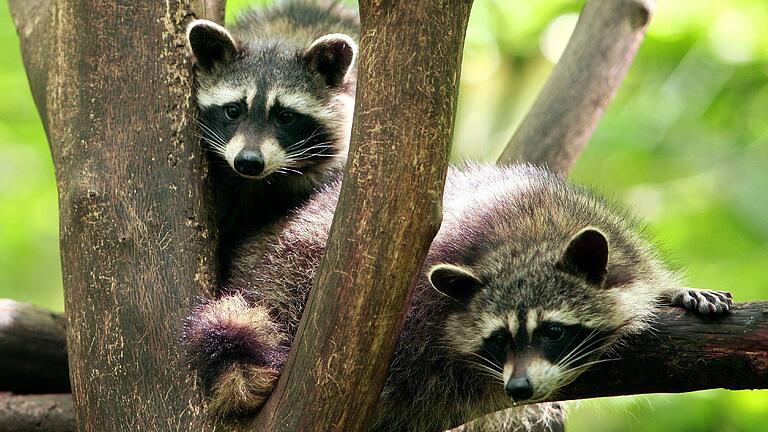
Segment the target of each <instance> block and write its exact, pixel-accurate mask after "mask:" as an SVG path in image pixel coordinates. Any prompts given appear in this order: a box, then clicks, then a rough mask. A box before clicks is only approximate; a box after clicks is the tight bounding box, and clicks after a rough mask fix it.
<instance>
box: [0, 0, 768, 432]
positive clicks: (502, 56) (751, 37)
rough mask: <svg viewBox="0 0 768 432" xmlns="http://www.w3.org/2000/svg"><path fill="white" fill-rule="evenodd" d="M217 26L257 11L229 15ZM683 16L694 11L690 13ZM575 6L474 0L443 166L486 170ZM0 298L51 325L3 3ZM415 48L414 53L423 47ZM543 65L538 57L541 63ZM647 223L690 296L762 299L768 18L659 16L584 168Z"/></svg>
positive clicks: (736, 398)
mask: <svg viewBox="0 0 768 432" xmlns="http://www.w3.org/2000/svg"><path fill="white" fill-rule="evenodd" d="M228 3H229V9H228V19H231V18H232V17H233V16H234V14H235V13H236V11H237V10H240V9H242V8H243V7H245V6H246V5H248V4H265V3H267V1H265V0H258V1H250V0H229V2H228ZM694 3H695V4H694ZM582 5H583V2H581V1H569V0H549V1H535V2H534V1H530V0H478V1H476V2H475V7H474V10H473V15H472V18H471V21H470V26H469V30H468V37H467V42H466V48H465V55H464V69H463V71H462V74H463V75H462V78H463V80H462V86H461V93H460V96H461V98H460V106H459V114H458V117H457V127H456V134H455V145H454V157H455V158H456V159H463V158H470V159H480V160H494V159H495V158H496V156H497V155H498V154H499V152H500V151H501V148H502V147H503V146H504V144H505V143H506V141H507V140H508V139H509V137H510V136H511V134H512V132H513V131H514V129H515V126H516V125H517V124H518V123H519V121H520V119H521V116H522V115H524V114H525V112H526V109H527V107H528V106H530V104H531V102H532V101H533V98H534V97H535V96H536V93H537V91H538V89H539V88H540V87H541V85H542V84H543V82H544V80H545V79H546V78H547V76H548V74H549V72H550V71H551V69H552V66H553V63H552V61H551V60H554V59H555V58H556V57H557V53H558V51H559V49H562V46H563V45H564V43H565V41H566V40H567V37H568V34H569V31H570V28H572V26H573V24H574V23H575V20H576V15H575V14H576V13H578V11H579V10H580V8H581V6H582ZM0 46H2V47H3V48H4V50H5V52H6V54H5V55H4V56H3V57H2V60H0V94H2V95H3V103H2V104H0V297H12V298H16V299H20V300H26V301H32V302H34V303H37V304H40V305H43V306H46V307H50V308H53V309H58V310H61V309H62V307H63V300H62V291H61V281H60V277H61V276H60V269H59V259H58V246H57V237H58V235H57V223H58V222H57V209H56V190H55V180H54V176H53V166H52V163H51V161H50V155H49V153H48V149H47V144H46V143H45V135H44V132H43V130H42V127H41V124H40V121H39V119H38V117H37V114H36V112H35V108H34V105H33V102H32V98H31V95H30V92H29V90H28V86H27V83H26V77H25V75H24V72H23V67H22V63H21V57H20V54H19V49H18V41H17V38H16V35H15V33H14V30H13V25H12V21H11V19H10V16H9V14H8V9H7V4H6V2H0ZM425 49H426V48H425ZM545 54H546V55H545ZM573 176H574V179H575V180H576V181H578V182H580V183H586V184H591V185H595V186H596V187H598V188H600V189H601V190H603V191H604V192H605V193H607V194H608V195H611V196H613V197H614V198H615V199H617V200H619V201H622V202H624V203H626V204H627V205H628V206H630V207H631V208H633V209H634V210H635V211H636V212H637V213H639V214H640V215H642V216H643V217H644V218H645V220H647V221H648V223H649V225H650V226H651V228H652V230H653V231H654V232H655V233H656V234H657V237H658V239H659V241H660V243H661V244H662V247H663V249H664V251H665V253H666V256H667V258H668V259H669V260H670V261H671V262H672V263H674V264H675V265H678V266H682V267H685V268H686V269H687V270H686V273H687V276H688V280H689V281H690V284H691V285H692V286H698V287H709V288H714V289H719V290H730V291H732V292H733V293H734V296H735V298H736V299H737V300H740V301H746V300H758V299H766V298H768V272H766V269H768V205H767V204H768V3H766V2H765V0H731V1H728V2H722V1H717V0H698V1H696V2H680V1H678V2H675V1H660V2H659V5H658V12H657V14H656V16H655V17H654V19H653V21H652V24H651V28H650V30H649V34H648V37H647V39H646V41H645V43H644V45H643V47H642V49H641V50H640V53H639V55H638V57H637V60H636V62H635V64H634V66H633V68H632V70H631V72H630V74H629V76H628V77H627V79H626V81H625V83H624V84H623V86H622V87H621V89H620V91H619V94H618V96H617V98H616V101H615V102H614V103H613V104H612V105H611V107H610V108H609V109H608V111H607V112H606V115H605V118H604V119H603V121H602V123H601V124H600V126H599V128H598V130H597V132H596V134H595V136H594V138H593V139H592V141H591V142H590V145H589V147H588V149H587V151H586V152H585V154H584V156H583V157H582V159H581V160H580V162H579V164H578V166H577V168H576V170H575V172H574V175H573ZM766 424H768V391H755V392H725V391H707V392H699V393H693V394H686V395H675V396H660V395H652V396H641V397H626V398H612V399H604V400H597V401H588V402H580V403H578V404H574V407H572V409H571V416H570V420H569V425H568V426H569V430H570V431H572V432H576V431H594V432H601V431H635V430H636V431H704V430H718V431H741V430H760V427H759V426H758V425H766Z"/></svg>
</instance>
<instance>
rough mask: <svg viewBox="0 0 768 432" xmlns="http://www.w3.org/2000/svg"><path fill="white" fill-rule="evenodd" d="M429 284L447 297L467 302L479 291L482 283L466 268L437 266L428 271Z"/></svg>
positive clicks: (451, 265)
mask: <svg viewBox="0 0 768 432" xmlns="http://www.w3.org/2000/svg"><path fill="white" fill-rule="evenodd" d="M429 282H430V283H431V284H432V286H433V287H435V289H436V290H438V291H440V292H441V293H443V294H445V295H447V296H448V297H450V298H452V299H454V300H458V301H467V300H469V299H470V298H471V297H472V296H473V295H475V293H477V291H479V290H480V287H481V286H482V282H481V281H480V279H479V278H478V277H477V276H475V274H474V273H472V271H471V270H469V269H468V268H466V267H459V266H455V265H453V264H437V265H435V266H432V268H431V269H429Z"/></svg>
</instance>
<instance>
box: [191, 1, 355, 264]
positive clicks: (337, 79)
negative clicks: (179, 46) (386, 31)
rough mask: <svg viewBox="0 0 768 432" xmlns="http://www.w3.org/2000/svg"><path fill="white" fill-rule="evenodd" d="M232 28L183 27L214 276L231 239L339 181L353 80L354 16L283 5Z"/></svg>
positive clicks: (329, 6) (327, 5)
mask: <svg viewBox="0 0 768 432" xmlns="http://www.w3.org/2000/svg"><path fill="white" fill-rule="evenodd" d="M236 21H237V22H236V24H235V25H234V26H233V27H232V28H231V29H230V30H231V31H230V30H227V29H225V28H224V27H222V26H220V25H218V24H216V23H214V22H211V21H206V20H195V21H193V22H191V23H190V24H189V26H188V28H187V39H188V43H189V48H190V50H191V52H192V54H193V56H194V59H195V65H196V71H197V86H196V87H197V88H196V96H197V102H198V106H199V108H200V119H199V124H200V128H201V130H202V133H203V138H204V140H205V141H206V143H207V144H208V146H209V147H210V149H211V153H212V157H213V163H212V168H213V172H212V175H213V179H214V183H215V186H216V204H217V210H218V218H219V230H220V234H221V247H220V255H221V258H222V263H223V267H224V270H226V268H228V263H229V253H230V251H231V250H232V249H233V248H235V247H236V246H237V244H238V242H239V241H240V240H241V239H243V238H244V237H246V236H247V235H249V234H250V233H251V232H253V231H254V230H255V229H257V228H260V227H261V226H263V225H265V224H268V223H271V222H273V221H275V220H277V219H278V218H280V217H282V216H284V215H285V214H286V213H287V212H288V211H289V210H290V209H292V208H293V207H295V206H297V205H300V204H301V203H302V202H303V201H304V200H306V199H307V197H309V196H310V195H311V194H312V193H314V192H315V191H316V190H317V189H318V188H319V187H321V186H322V185H324V184H326V183H328V182H330V181H332V180H333V179H335V178H336V177H337V176H338V175H339V173H340V171H341V169H342V168H343V167H344V163H345V162H346V155H347V147H348V145H349V134H350V130H351V127H352V112H353V108H354V96H355V86H356V82H357V80H356V69H355V57H356V54H357V44H356V43H355V41H354V38H356V37H357V35H358V33H359V18H358V16H357V13H356V11H354V10H351V9H347V8H345V7H342V6H341V5H339V4H337V3H336V2H332V1H321V0H315V1H312V0H289V1H284V2H281V3H278V4H277V5H275V6H273V7H271V8H267V9H264V10H250V11H247V12H245V13H243V14H241V15H240V16H239V17H238V19H237V20H236Z"/></svg>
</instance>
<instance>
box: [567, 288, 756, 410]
mask: <svg viewBox="0 0 768 432" xmlns="http://www.w3.org/2000/svg"><path fill="white" fill-rule="evenodd" d="M653 327H654V330H652V331H646V332H643V333H641V334H639V335H636V336H634V337H632V338H630V339H628V340H627V341H626V342H625V343H624V344H623V346H622V347H621V349H620V350H618V352H617V355H616V356H610V355H606V356H604V358H606V359H611V358H612V359H615V358H619V360H614V361H608V362H605V363H600V364H597V365H595V366H593V367H591V368H589V369H588V370H587V371H586V372H584V373H583V374H582V375H581V376H580V377H579V378H578V379H577V380H576V381H574V382H573V383H572V384H571V385H569V386H568V387H566V388H565V389H564V390H563V392H562V394H561V395H560V396H559V397H558V399H559V400H569V399H583V398H593V397H606V396H617V395H626V394H641V393H682V392H689V391H696V390H705V389H712V388H725V389H729V390H744V389H766V388H768V302H765V301H763V302H752V303H737V304H736V305H734V308H733V310H732V312H731V313H729V314H727V315H725V316H723V317H722V318H705V317H701V316H699V315H696V314H693V313H686V312H684V311H682V310H681V309H680V308H665V309H663V310H662V312H661V313H660V314H659V316H658V319H657V323H656V324H655V325H654V326H653Z"/></svg>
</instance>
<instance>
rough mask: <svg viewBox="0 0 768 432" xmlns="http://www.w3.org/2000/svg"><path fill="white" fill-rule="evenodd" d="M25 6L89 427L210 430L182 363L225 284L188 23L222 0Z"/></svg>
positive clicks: (71, 344)
mask: <svg viewBox="0 0 768 432" xmlns="http://www.w3.org/2000/svg"><path fill="white" fill-rule="evenodd" d="M10 5H11V12H12V14H13V16H14V19H15V22H16V26H17V29H18V32H19V35H20V38H21V42H22V50H23V55H24V59H25V66H26V68H27V71H28V74H29V78H30V83H31V86H32V91H33V95H34V97H35V102H36V104H37V106H38V109H39V111H40V113H41V116H42V118H43V123H44V125H45V129H46V132H47V136H48V141H49V143H50V145H51V151H52V154H53V158H54V164H55V167H56V177H57V182H58V191H59V210H60V217H61V221H60V234H61V252H62V269H63V273H64V289H65V307H66V313H67V319H68V325H69V331H68V341H67V345H68V349H69V363H70V375H71V383H72V389H73V393H74V402H75V404H74V405H75V411H76V414H77V421H78V425H79V430H82V431H97V430H98V431H103V430H141V431H161V430H162V431H167V430H177V429H179V430H203V429H205V430H209V429H210V427H207V426H204V425H203V420H202V419H203V416H198V415H197V414H198V411H199V407H200V404H199V403H198V401H197V399H198V397H197V392H195V391H194V390H193V386H192V385H191V384H192V383H191V378H190V374H189V373H188V372H187V371H186V370H185V368H184V367H183V365H182V364H181V362H180V361H179V358H180V350H179V343H178V332H179V327H180V325H181V321H182V318H183V317H184V315H185V314H186V313H187V310H188V308H189V305H190V304H191V302H192V300H193V299H194V298H195V296H199V295H202V294H204V293H206V292H210V291H212V289H213V286H214V282H215V279H216V278H215V276H216V274H215V273H216V272H215V270H216V269H215V261H214V259H215V254H214V241H213V237H214V236H215V229H214V226H213V212H212V209H213V207H212V206H211V205H209V201H210V200H209V197H208V195H210V193H209V188H208V187H207V180H206V177H207V176H206V163H205V158H204V157H203V156H204V155H203V150H202V149H201V146H200V145H199V143H198V140H197V139H196V138H195V133H194V127H192V126H191V125H193V124H194V123H192V122H191V121H190V117H191V116H194V115H195V113H194V104H193V101H192V98H191V94H192V91H191V90H192V73H191V71H192V67H191V63H190V62H189V61H188V59H187V54H186V51H185V45H184V44H185V37H184V31H185V25H186V23H187V22H188V21H189V19H190V18H191V17H192V16H193V15H197V16H207V17H209V18H214V19H216V18H221V16H220V13H221V12H222V10H223V7H222V6H223V1H217V0H200V1H188V0H169V1H164V2H103V1H97V0H58V1H46V0H38V1H30V0H11V1H10Z"/></svg>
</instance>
